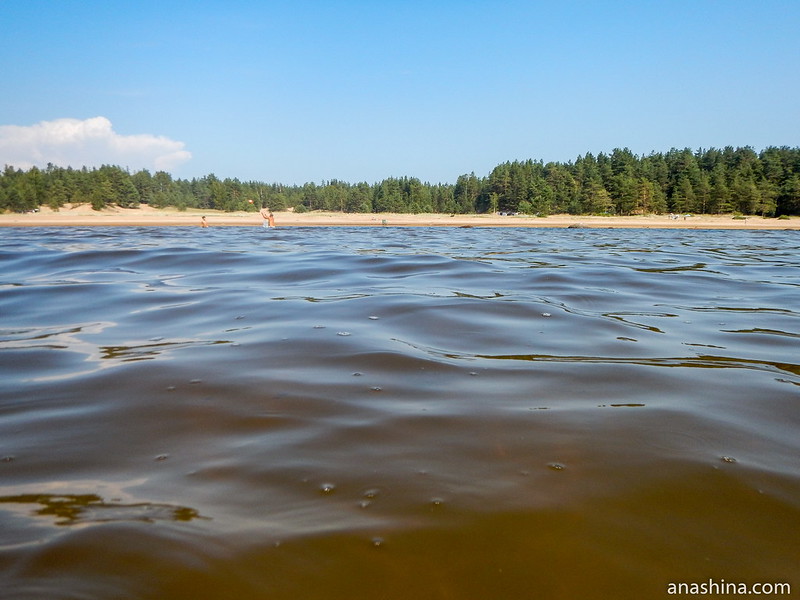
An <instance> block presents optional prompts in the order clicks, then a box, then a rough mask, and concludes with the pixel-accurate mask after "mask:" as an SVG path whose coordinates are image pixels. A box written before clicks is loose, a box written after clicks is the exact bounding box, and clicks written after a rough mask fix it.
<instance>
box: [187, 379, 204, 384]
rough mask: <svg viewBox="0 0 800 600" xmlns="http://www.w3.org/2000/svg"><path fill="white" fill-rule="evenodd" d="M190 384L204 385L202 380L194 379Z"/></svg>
mask: <svg viewBox="0 0 800 600" xmlns="http://www.w3.org/2000/svg"><path fill="white" fill-rule="evenodd" d="M189 383H203V380H202V379H192V380H191V381H190V382H189Z"/></svg>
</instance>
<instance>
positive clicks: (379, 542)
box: [370, 536, 385, 548]
mask: <svg viewBox="0 0 800 600" xmlns="http://www.w3.org/2000/svg"><path fill="white" fill-rule="evenodd" d="M370 543H371V544H372V546H373V547H374V548H380V547H381V546H383V544H384V543H385V542H384V539H383V538H382V537H378V536H375V537H374V538H372V539H371V540H370Z"/></svg>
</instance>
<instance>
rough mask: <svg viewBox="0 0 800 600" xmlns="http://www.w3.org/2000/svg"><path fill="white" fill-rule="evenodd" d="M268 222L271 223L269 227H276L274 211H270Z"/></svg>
mask: <svg viewBox="0 0 800 600" xmlns="http://www.w3.org/2000/svg"><path fill="white" fill-rule="evenodd" d="M267 223H269V227H275V216H274V215H273V214H272V211H270V213H269V216H268V217H267Z"/></svg>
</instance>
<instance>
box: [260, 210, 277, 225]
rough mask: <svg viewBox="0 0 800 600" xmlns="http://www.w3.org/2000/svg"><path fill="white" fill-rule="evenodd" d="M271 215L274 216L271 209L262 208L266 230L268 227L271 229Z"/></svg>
mask: <svg viewBox="0 0 800 600" xmlns="http://www.w3.org/2000/svg"><path fill="white" fill-rule="evenodd" d="M271 215H272V212H271V211H270V209H269V208H268V207H266V206H262V207H261V218H262V219H264V229H266V228H267V227H270V222H269V218H270V216H271ZM273 220H274V218H273Z"/></svg>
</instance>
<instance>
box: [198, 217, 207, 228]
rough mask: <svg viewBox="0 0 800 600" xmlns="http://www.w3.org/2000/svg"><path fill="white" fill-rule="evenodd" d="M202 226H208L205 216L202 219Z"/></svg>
mask: <svg viewBox="0 0 800 600" xmlns="http://www.w3.org/2000/svg"><path fill="white" fill-rule="evenodd" d="M200 227H208V221H206V218H205V217H202V218H201V219H200Z"/></svg>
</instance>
